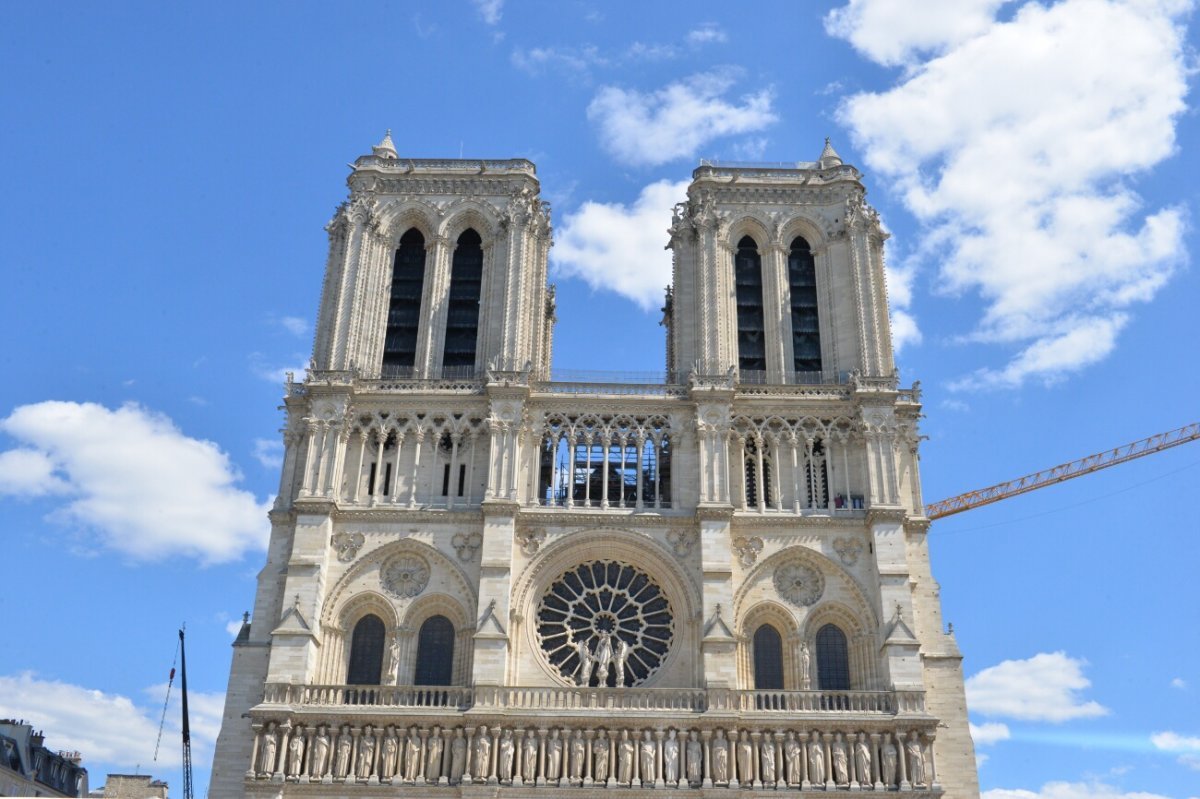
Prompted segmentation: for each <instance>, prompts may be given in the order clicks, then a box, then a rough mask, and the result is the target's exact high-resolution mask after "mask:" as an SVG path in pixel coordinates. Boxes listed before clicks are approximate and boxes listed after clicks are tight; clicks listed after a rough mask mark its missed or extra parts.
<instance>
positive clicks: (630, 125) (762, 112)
mask: <svg viewBox="0 0 1200 799" xmlns="http://www.w3.org/2000/svg"><path fill="white" fill-rule="evenodd" d="M733 76H734V73H733V72H732V71H731V70H717V71H713V72H705V73H700V74H697V75H693V76H691V77H690V78H687V79H685V80H682V81H679V82H676V83H671V84H669V85H667V86H666V87H664V88H662V89H658V90H656V91H651V92H640V91H637V90H636V89H622V88H619V87H616V86H605V87H603V88H601V89H600V90H599V91H598V92H597V93H596V96H595V97H594V98H593V99H592V102H591V103H590V104H589V105H588V110H587V113H588V119H589V120H591V122H592V123H593V124H594V125H596V127H597V128H598V132H599V135H600V142H601V144H602V145H603V147H604V149H606V150H607V151H608V152H609V153H610V154H611V155H612V156H613V157H614V158H616V159H617V160H618V161H620V162H622V163H625V164H630V165H633V166H656V165H658V164H664V163H666V162H668V161H673V160H675V159H677V158H691V157H694V156H695V155H696V153H697V152H698V151H699V150H700V148H701V147H703V146H705V145H706V144H708V143H709V142H711V141H714V140H715V139H719V138H722V137H725V136H731V135H736V134H743V133H753V132H756V131H759V130H762V129H763V128H765V127H767V126H768V125H770V124H771V123H773V122H775V120H776V116H775V113H774V112H773V111H772V108H771V103H772V100H773V92H772V90H771V89H770V88H766V89H762V90H759V91H757V92H753V93H751V94H747V95H744V96H742V97H741V98H739V99H737V100H733V101H731V100H728V99H726V98H725V94H726V93H727V92H728V91H729V90H730V89H731V88H732V87H733V84H734V77H733Z"/></svg>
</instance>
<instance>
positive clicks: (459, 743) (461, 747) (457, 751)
mask: <svg viewBox="0 0 1200 799" xmlns="http://www.w3.org/2000/svg"><path fill="white" fill-rule="evenodd" d="M466 766H467V739H466V738H463V729H462V727H459V728H458V729H456V730H455V731H454V737H453V738H451V739H450V781H451V782H454V783H458V782H462V776H463V769H465V768H466Z"/></svg>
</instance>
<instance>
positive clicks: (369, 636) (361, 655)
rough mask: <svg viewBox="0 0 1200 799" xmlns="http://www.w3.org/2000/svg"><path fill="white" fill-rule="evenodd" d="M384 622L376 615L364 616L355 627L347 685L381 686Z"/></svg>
mask: <svg viewBox="0 0 1200 799" xmlns="http://www.w3.org/2000/svg"><path fill="white" fill-rule="evenodd" d="M383 639H384V630H383V621H382V620H381V619H380V618H379V617H378V616H375V615H370V616H363V617H362V618H361V619H359V620H358V623H357V624H355V625H354V632H353V633H351V637H350V665H349V667H348V668H347V670H346V684H347V685H379V684H380V677H381V676H382V674H383Z"/></svg>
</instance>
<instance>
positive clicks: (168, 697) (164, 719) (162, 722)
mask: <svg viewBox="0 0 1200 799" xmlns="http://www.w3.org/2000/svg"><path fill="white" fill-rule="evenodd" d="M178 661H179V642H178V641H176V642H175V656H174V657H173V658H171V676H170V677H168V678H167V695H166V697H165V698H164V699H163V712H162V719H161V720H160V721H159V722H158V740H156V741H155V742H154V762H155V763H157V762H158V747H159V744H161V743H162V734H163V726H164V725H166V723H167V705H169V704H170V702H171V686H172V685H174V683H175V664H176V663H177V662H178Z"/></svg>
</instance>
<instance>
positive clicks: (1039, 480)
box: [925, 423, 1200, 519]
mask: <svg viewBox="0 0 1200 799" xmlns="http://www.w3.org/2000/svg"><path fill="white" fill-rule="evenodd" d="M1198 438H1200V423H1194V424H1189V425H1184V426H1183V427H1180V428H1179V429H1177V430H1171V431H1169V432H1166V433H1159V434H1158V435H1155V436H1150V437H1149V438H1143V439H1142V440H1140V441H1134V442H1133V443H1132V444H1125V445H1124V446H1120V447H1117V448H1116V449H1110V450H1105V451H1104V452H1097V453H1096V454H1095V455H1088V456H1087V457H1086V458H1080V459H1079V460H1075V461H1071V462H1070V463H1063V464H1060V465H1058V466H1055V467H1054V468H1052V469H1044V470H1042V471H1040V472H1034V473H1033V474H1027V475H1025V476H1024V477H1018V478H1017V479H1016V480H1009V481H1008V482H1007V483H997V484H996V485H994V486H989V487H987V488H981V489H979V490H978V491H969V492H967V493H966V494H959V495H958V496H957V497H951V498H950V499H943V500H941V501H940V502H934V503H932V504H930V505H926V506H925V515H926V516H927V517H929V518H930V519H941V518H943V517H945V516H953V515H954V514H956V513H962V512H963V511H965V510H971V509H972V508H978V507H980V506H981V505H990V504H991V503H993V502H999V501H1000V500H1002V499H1008V498H1009V497H1015V496H1016V495H1018V494H1025V493H1028V492H1030V491H1035V490H1037V489H1039V488H1043V487H1045V486H1048V485H1054V484H1055V483H1061V482H1063V481H1064V480H1070V479H1072V478H1074V477H1082V476H1083V475H1085V474H1091V473H1092V472H1098V471H1100V470H1101V469H1107V468H1108V467H1109V466H1116V465H1117V464H1118V463H1125V461H1131V460H1133V459H1134V458H1140V457H1142V456H1143V455H1153V454H1154V453H1156V452H1162V451H1163V450H1164V449H1170V448H1171V447H1177V446H1179V445H1180V444H1186V443H1188V442H1189V441H1195V440H1196V439H1198Z"/></svg>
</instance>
